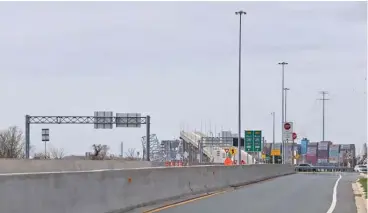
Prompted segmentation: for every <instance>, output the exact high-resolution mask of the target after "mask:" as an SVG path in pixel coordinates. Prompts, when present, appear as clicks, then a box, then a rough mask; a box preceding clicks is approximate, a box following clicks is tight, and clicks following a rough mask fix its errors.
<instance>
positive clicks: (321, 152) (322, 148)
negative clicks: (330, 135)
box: [317, 141, 332, 165]
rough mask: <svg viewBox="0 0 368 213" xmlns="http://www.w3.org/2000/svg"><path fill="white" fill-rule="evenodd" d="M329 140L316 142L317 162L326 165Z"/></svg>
mask: <svg viewBox="0 0 368 213" xmlns="http://www.w3.org/2000/svg"><path fill="white" fill-rule="evenodd" d="M330 144H332V142H331V141H321V142H319V143H318V152H317V164H318V165H328V148H329V146H330Z"/></svg>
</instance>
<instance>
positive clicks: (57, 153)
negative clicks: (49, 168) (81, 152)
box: [49, 147, 65, 159]
mask: <svg viewBox="0 0 368 213" xmlns="http://www.w3.org/2000/svg"><path fill="white" fill-rule="evenodd" d="M49 153H50V157H51V158H52V159H63V157H64V156H65V152H64V149H63V148H60V149H58V148H55V147H52V148H50V149H49Z"/></svg>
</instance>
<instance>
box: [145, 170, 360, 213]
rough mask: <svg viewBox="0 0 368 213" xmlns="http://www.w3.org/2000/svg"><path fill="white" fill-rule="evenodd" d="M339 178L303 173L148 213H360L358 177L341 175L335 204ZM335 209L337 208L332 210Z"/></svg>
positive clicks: (334, 175) (347, 174)
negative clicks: (355, 190)
mask: <svg viewBox="0 0 368 213" xmlns="http://www.w3.org/2000/svg"><path fill="white" fill-rule="evenodd" d="M339 177H340V175H339V174H338V173H318V174H302V173H299V174H295V175H289V176H284V177H279V178H276V179H272V180H268V181H264V182H260V183H257V184H251V185H248V186H245V187H242V188H238V189H236V190H232V191H227V192H224V193H219V194H216V195H213V196H210V197H206V198H202V199H201V198H200V199H197V200H196V199H194V200H191V201H186V202H183V203H180V204H176V205H173V206H171V207H170V206H169V207H164V208H162V209H156V210H154V211H147V213H154V212H159V213H188V212H198V213H216V212H244V213H247V212H249V213H252V212H255V213H275V212H280V213H282V212H298V213H311V212H313V213H332V211H331V210H333V213H356V206H355V201H354V195H353V190H352V186H351V184H352V182H354V181H355V180H356V179H357V178H358V175H357V174H353V173H342V174H341V179H340V180H339V182H338V185H337V188H336V201H337V202H333V193H334V186H335V183H336V182H337V180H338V179H339ZM333 203H335V205H334V204H333ZM331 205H332V206H333V207H334V208H332V209H330V206H331ZM329 209H330V211H329Z"/></svg>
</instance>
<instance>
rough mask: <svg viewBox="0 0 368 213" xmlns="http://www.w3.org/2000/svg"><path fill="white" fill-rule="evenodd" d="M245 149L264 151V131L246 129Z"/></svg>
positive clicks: (247, 150)
mask: <svg viewBox="0 0 368 213" xmlns="http://www.w3.org/2000/svg"><path fill="white" fill-rule="evenodd" d="M244 134H245V135H244V149H245V151H246V152H261V151H262V131H260V130H245V131H244Z"/></svg>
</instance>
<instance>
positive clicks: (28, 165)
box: [0, 159, 152, 173]
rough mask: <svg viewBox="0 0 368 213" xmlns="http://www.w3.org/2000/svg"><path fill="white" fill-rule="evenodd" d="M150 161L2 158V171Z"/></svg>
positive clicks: (112, 166) (96, 167)
mask: <svg viewBox="0 0 368 213" xmlns="http://www.w3.org/2000/svg"><path fill="white" fill-rule="evenodd" d="M151 166H152V162H149V161H125V160H17V159H0V173H18V172H20V173H21V172H53V171H85V170H100V169H126V168H142V167H151Z"/></svg>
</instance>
